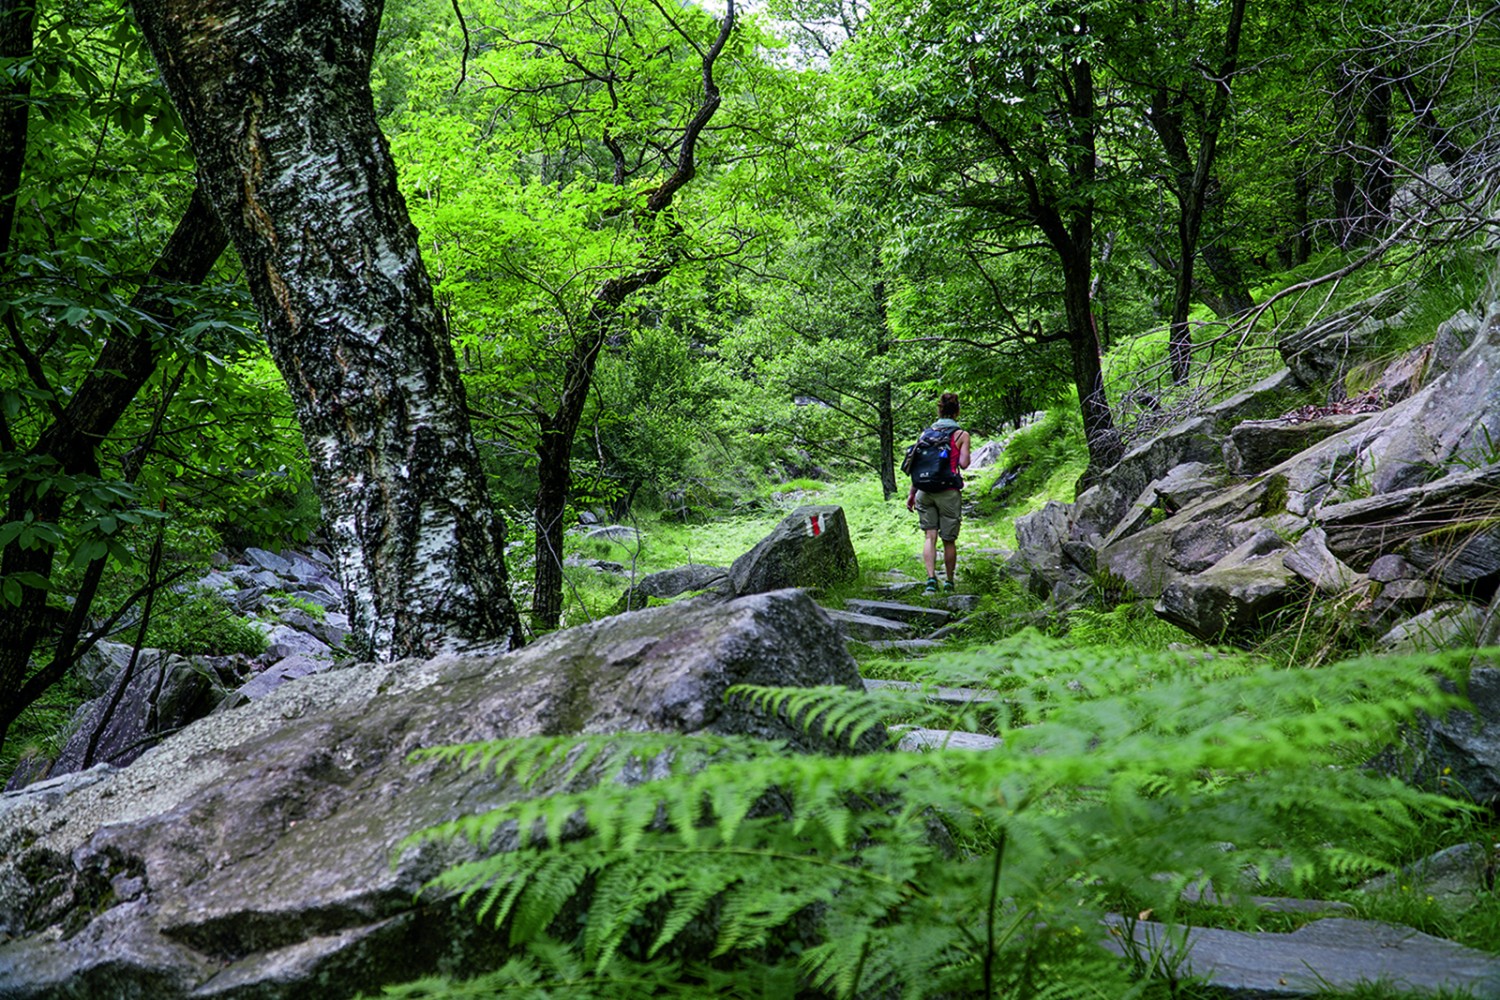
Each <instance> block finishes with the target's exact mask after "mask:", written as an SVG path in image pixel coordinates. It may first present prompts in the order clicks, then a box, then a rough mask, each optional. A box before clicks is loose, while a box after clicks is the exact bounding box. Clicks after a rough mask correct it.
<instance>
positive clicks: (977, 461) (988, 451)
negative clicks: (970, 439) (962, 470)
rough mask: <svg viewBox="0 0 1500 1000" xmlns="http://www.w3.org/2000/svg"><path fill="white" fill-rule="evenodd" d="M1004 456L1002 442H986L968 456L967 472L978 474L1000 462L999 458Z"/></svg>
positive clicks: (1003, 443) (1003, 444)
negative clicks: (981, 470)
mask: <svg viewBox="0 0 1500 1000" xmlns="http://www.w3.org/2000/svg"><path fill="white" fill-rule="evenodd" d="M1003 454H1005V442H1004V441H987V442H985V443H984V444H983V445H981V446H980V447H979V448H978V449H977V450H975V451H974V453H973V454H971V455H970V456H969V471H970V472H978V471H979V470H980V469H988V468H989V467H990V466H992V465H994V464H995V463H996V462H998V461H1000V456H1001V455H1003Z"/></svg>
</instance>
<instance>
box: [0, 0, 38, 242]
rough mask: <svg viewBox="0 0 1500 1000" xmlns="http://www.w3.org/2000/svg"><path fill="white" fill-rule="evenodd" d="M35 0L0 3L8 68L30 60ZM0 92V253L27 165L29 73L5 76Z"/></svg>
mask: <svg viewBox="0 0 1500 1000" xmlns="http://www.w3.org/2000/svg"><path fill="white" fill-rule="evenodd" d="M35 23H36V2H35V0H0V59H4V60H6V61H7V63H8V64H9V65H11V66H16V65H20V64H24V63H25V62H26V61H27V60H29V59H30V58H31V48H32V37H33V35H34V34H35V30H34V29H35ZM5 79H6V81H7V83H8V86H6V87H5V88H4V89H3V90H0V253H5V252H9V250H10V229H11V225H12V223H14V222H15V217H16V194H17V192H19V191H20V189H21V171H22V169H23V168H24V166H25V164H26V132H27V118H28V112H29V111H30V109H31V104H30V102H29V100H28V98H30V96H31V72H30V70H27V71H25V72H21V73H17V74H15V75H11V73H9V72H8V73H6V74H5Z"/></svg>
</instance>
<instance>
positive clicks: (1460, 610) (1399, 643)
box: [1375, 601, 1484, 653]
mask: <svg viewBox="0 0 1500 1000" xmlns="http://www.w3.org/2000/svg"><path fill="white" fill-rule="evenodd" d="M1483 619H1484V609H1483V608H1481V607H1479V606H1478V605H1477V604H1470V603H1468V602H1467V601H1443V602H1442V603H1440V604H1436V605H1433V606H1432V607H1430V608H1427V609H1425V610H1424V611H1422V612H1421V613H1420V614H1418V615H1415V616H1413V617H1411V618H1408V619H1406V620H1405V621H1403V622H1400V623H1399V624H1397V625H1396V626H1395V627H1394V628H1392V629H1391V630H1390V631H1389V632H1387V633H1386V634H1385V635H1383V636H1381V637H1380V639H1379V640H1378V641H1377V642H1376V643H1375V648H1376V649H1378V650H1380V651H1381V652H1384V653H1414V652H1438V651H1440V650H1444V649H1454V648H1456V647H1459V646H1472V645H1473V644H1474V639H1475V637H1476V636H1477V635H1478V634H1479V625H1480V622H1481V621H1482V620H1483Z"/></svg>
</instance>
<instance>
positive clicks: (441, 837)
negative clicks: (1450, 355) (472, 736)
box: [396, 634, 1454, 997]
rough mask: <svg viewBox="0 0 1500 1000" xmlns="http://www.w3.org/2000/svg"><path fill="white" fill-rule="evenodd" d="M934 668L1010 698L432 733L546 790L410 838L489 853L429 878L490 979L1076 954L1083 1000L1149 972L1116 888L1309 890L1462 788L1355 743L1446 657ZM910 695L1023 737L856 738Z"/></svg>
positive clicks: (970, 988)
mask: <svg viewBox="0 0 1500 1000" xmlns="http://www.w3.org/2000/svg"><path fill="white" fill-rule="evenodd" d="M924 664H925V669H926V673H927V677H926V679H927V680H929V681H930V682H931V683H934V684H939V683H940V684H945V685H961V686H969V687H988V688H990V689H992V690H996V691H998V692H1000V697H999V700H997V701H995V702H992V703H989V704H981V705H973V706H969V707H966V708H963V709H953V708H949V707H943V706H937V705H932V704H929V703H928V702H927V701H926V700H925V699H924V698H922V697H920V696H919V695H918V696H913V695H910V694H906V693H902V692H889V691H883V692H875V693H862V692H850V691H848V690H845V689H842V688H815V689H792V690H768V689H750V688H744V689H736V690H734V691H732V692H731V694H730V697H732V698H737V699H748V701H749V703H750V705H753V706H759V707H760V709H761V710H763V711H775V712H778V713H781V714H783V715H784V716H785V717H787V718H788V719H791V720H795V721H797V722H798V723H799V724H800V725H801V726H802V727H803V728H805V729H806V730H808V732H809V733H812V734H815V735H816V734H820V733H821V734H823V736H824V738H829V737H831V738H833V739H835V740H836V741H837V742H838V743H839V744H841V745H843V746H845V747H846V748H850V749H846V751H845V752H843V753H839V754H835V755H831V756H829V755H821V754H803V755H799V754H792V753H788V752H787V750H786V748H785V747H784V746H782V745H781V744H779V743H766V742H761V741H755V740H749V739H744V738H739V737H713V736H693V737H687V736H653V735H648V734H626V735H619V736H606V737H589V736H563V737H548V738H535V739H528V740H516V741H504V742H501V743H494V744H478V745H470V746H464V747H455V748H447V749H438V750H433V751H428V752H427V756H430V757H433V758H436V759H439V760H446V761H449V762H452V763H454V764H462V765H465V766H470V767H478V768H481V769H484V770H487V771H492V772H494V773H496V774H497V775H502V776H505V777H506V778H508V779H509V780H511V781H513V782H515V783H516V784H517V785H520V786H523V787H528V788H530V789H531V790H532V792H533V793H536V796H537V797H535V798H531V799H528V800H526V801H522V802H517V803H513V804H510V805H507V806H503V807H501V808H498V809H495V810H493V811H490V812H486V813H482V814H479V815H475V816H471V817H466V818H464V819H460V820H457V821H455V822H452V823H448V824H444V825H442V826H439V827H434V828H432V829H429V830H426V831H422V832H421V833H419V834H418V835H416V836H415V837H414V838H413V839H412V840H411V841H409V842H408V844H409V846H414V845H415V844H417V843H420V842H422V841H426V840H437V841H445V840H448V839H451V838H454V837H458V838H462V839H464V840H467V841H468V842H469V843H470V844H472V845H474V846H476V847H477V848H479V849H480V850H481V852H482V856H481V857H479V858H477V859H476V860H474V861H471V862H468V863H464V864H461V865H459V866H457V867H455V868H453V869H451V870H450V871H448V872H446V873H445V874H443V875H441V876H439V877H438V878H437V879H435V880H434V882H433V883H432V885H431V886H430V890H431V891H437V892H443V893H449V892H453V893H459V894H460V895H461V896H462V898H463V899H464V900H466V901H467V902H468V903H469V904H470V905H472V906H473V907H474V908H475V909H476V912H477V913H478V915H479V916H480V917H481V919H483V920H485V921H486V922H489V923H492V924H494V925H496V926H497V927H498V928H501V929H502V930H503V932H504V933H505V934H506V935H507V938H508V940H509V941H510V942H511V944H512V946H513V947H515V948H516V949H518V951H519V953H520V954H522V955H524V956H526V957H524V958H522V959H518V962H519V963H520V964H518V965H513V966H511V967H509V971H508V972H505V973H503V974H502V975H501V977H500V978H499V979H494V978H492V979H491V980H490V985H489V986H488V987H487V988H490V989H498V988H499V985H500V983H502V982H508V983H514V984H516V985H520V984H521V983H522V982H525V983H527V984H528V985H529V987H530V988H531V989H533V990H536V991H542V990H547V989H558V990H562V989H566V990H568V991H571V992H569V994H568V995H572V996H599V997H605V996H633V995H639V994H638V993H637V992H633V991H638V990H640V989H642V983H643V982H651V983H653V984H658V985H660V986H661V987H662V988H663V989H664V990H670V989H681V988H683V984H684V983H694V984H698V985H699V986H700V987H701V985H702V984H703V983H705V982H709V981H710V973H709V972H708V971H707V970H708V969H709V967H710V966H711V967H712V968H714V969H717V970H719V971H721V972H724V971H733V970H736V969H738V968H739V967H741V965H742V964H743V966H744V968H745V969H746V970H747V972H748V973H750V974H751V975H750V976H749V977H748V978H747V985H746V986H745V987H742V988H740V989H738V990H732V991H731V992H729V993H726V994H725V995H731V996H761V995H764V994H763V993H760V992H756V990H757V989H758V988H759V987H758V985H749V984H751V983H754V984H760V983H763V982H764V979H763V978H762V977H763V976H765V975H770V974H774V975H776V976H790V975H792V974H793V973H795V975H796V976H797V982H798V984H799V987H800V988H801V989H803V990H807V991H809V993H808V995H812V996H834V997H852V996H856V995H870V994H871V993H874V992H879V991H884V990H889V991H892V992H893V994H895V995H902V996H910V997H921V996H944V995H949V996H951V995H967V996H977V995H993V996H1014V997H1031V996H1038V995H1043V991H1044V990H1052V991H1055V992H1052V993H1047V994H1046V995H1059V996H1081V995H1085V994H1084V992H1083V990H1082V988H1080V987H1079V986H1078V985H1077V984H1078V983H1079V982H1081V980H1080V979H1079V978H1078V977H1079V974H1080V973H1086V974H1087V975H1088V976H1089V977H1091V978H1090V979H1089V980H1088V982H1090V983H1091V984H1092V986H1091V987H1090V988H1092V989H1094V990H1098V991H1103V992H1101V993H1098V994H1095V995H1106V994H1107V995H1112V996H1123V995H1127V993H1128V992H1129V991H1130V990H1131V989H1132V986H1131V979H1132V973H1131V972H1130V970H1129V968H1128V967H1125V966H1122V965H1121V964H1120V963H1118V962H1116V961H1114V960H1113V959H1111V958H1109V957H1108V956H1106V955H1105V954H1104V953H1102V952H1100V951H1099V950H1098V949H1097V946H1096V943H1095V942H1096V939H1097V934H1098V931H1097V926H1098V925H1097V924H1096V923H1095V921H1096V920H1097V918H1098V915H1099V911H1100V908H1101V906H1103V905H1104V903H1105V900H1107V899H1111V898H1119V895H1120V894H1122V893H1123V894H1126V895H1128V896H1129V898H1131V899H1135V900H1138V901H1140V902H1142V903H1143V904H1146V905H1150V906H1152V907H1153V908H1154V909H1155V910H1156V911H1157V913H1158V914H1160V915H1163V916H1165V917H1168V918H1170V916H1171V914H1173V913H1175V912H1177V910H1178V907H1179V905H1180V904H1179V901H1178V893H1179V892H1180V890H1181V889H1182V887H1183V885H1184V884H1185V883H1186V882H1187V881H1188V880H1197V879H1199V878H1203V877H1205V876H1206V877H1208V878H1210V879H1211V880H1212V881H1213V882H1214V884H1215V885H1216V886H1217V887H1219V888H1220V890H1221V891H1222V892H1225V893H1228V894H1231V895H1232V894H1233V893H1234V892H1236V891H1238V890H1239V887H1240V885H1241V884H1242V883H1241V880H1242V879H1243V878H1244V876H1245V874H1246V873H1247V872H1259V873H1265V872H1267V871H1270V870H1272V868H1273V867H1276V868H1278V869H1284V870H1286V871H1287V872H1288V875H1287V876H1286V878H1287V880H1288V882H1289V883H1290V884H1292V885H1301V884H1308V883H1310V882H1312V881H1314V880H1317V879H1321V878H1327V877H1333V878H1337V879H1348V878H1354V877H1357V876H1359V875H1360V874H1362V873H1365V872H1369V871H1373V870H1378V869H1383V868H1385V867H1387V862H1386V860H1385V857H1386V855H1387V853H1388V852H1390V851H1392V850H1394V849H1395V847H1396V845H1399V844H1400V843H1402V842H1403V838H1408V837H1410V836H1411V834H1412V830H1413V828H1414V823H1415V822H1416V821H1417V819H1418V818H1419V817H1423V816H1438V815H1442V814H1445V813H1447V812H1448V811H1449V810H1451V809H1452V808H1453V807H1454V805H1453V803H1452V802H1451V801H1449V800H1447V799H1443V798H1441V797H1438V796H1432V795H1426V794H1423V793H1419V792H1416V791H1413V790H1411V789H1409V788H1406V787H1403V786H1402V785H1400V784H1399V783H1397V782H1395V781H1393V780H1390V779H1386V778H1382V777H1379V776H1377V775H1374V774H1372V773H1371V772H1369V771H1367V770H1365V769H1363V768H1361V767H1359V766H1357V764H1358V762H1359V761H1360V760H1361V759H1363V756H1365V755H1367V754H1368V753H1369V752H1370V751H1371V750H1372V749H1373V748H1376V747H1378V746H1379V745H1381V743H1382V742H1383V741H1385V740H1387V739H1389V738H1390V737H1391V736H1392V734H1393V733H1394V732H1395V729H1396V727H1397V726H1398V725H1400V724H1401V723H1402V722H1403V721H1406V720H1409V719H1410V718H1411V717H1412V715H1413V713H1415V712H1417V711H1431V712H1441V711H1443V710H1445V709H1446V708H1447V707H1449V706H1451V705H1452V704H1453V703H1454V698H1453V696H1450V695H1447V694H1445V693H1443V691H1442V690H1441V689H1440V688H1439V686H1438V685H1437V683H1436V680H1435V678H1434V675H1433V674H1432V672H1431V671H1432V669H1433V668H1435V667H1442V666H1444V662H1443V661H1439V660H1434V659H1430V658H1429V659H1424V660H1406V661H1393V660H1370V661H1357V662H1349V663H1343V664H1339V665H1335V666H1331V667H1328V668H1325V669H1322V670H1316V671H1308V670H1279V669H1272V668H1267V667H1264V666H1261V665H1258V664H1257V663H1256V662H1255V661H1251V660H1246V659H1242V658H1237V657H1232V656H1218V657H1201V656H1184V655H1163V654H1160V653H1156V654H1145V653H1139V652H1131V651H1103V650H1090V651H1073V650H1068V649H1066V648H1064V647H1063V646H1061V645H1060V644H1059V643H1057V642H1055V641H1049V640H1045V639H1042V638H1041V637H1039V636H1036V635H1035V634H1032V635H1030V636H1026V637H1020V638H1018V639H1016V640H1013V641H1011V642H1007V643H1003V644H1000V645H997V646H993V647H990V648H986V649H982V650H970V651H967V652H964V653H952V654H948V655H946V656H944V657H941V658H932V659H930V660H928V661H924ZM893 715H899V716H900V717H902V718H904V719H911V720H913V721H917V722H918V723H919V724H923V725H929V726H934V727H944V728H947V727H952V726H959V727H963V728H971V729H972V728H974V726H975V725H976V724H977V723H978V722H979V721H980V720H981V718H998V719H999V720H1001V721H1000V723H999V725H1000V730H1001V732H1002V734H1003V736H1004V738H1005V740H1006V751H1005V752H1004V753H974V752H942V751H938V752H927V753H899V752H892V751H887V750H867V749H865V748H866V747H867V746H868V744H865V743H861V742H860V740H861V738H862V737H863V738H866V739H868V738H873V737H874V736H875V735H876V734H878V733H880V732H882V731H883V728H882V727H883V724H884V722H885V720H887V719H889V718H891V717H892V716H893ZM854 748H858V749H854ZM580 782H583V783H585V784H587V785H589V786H590V787H586V788H582V789H580V787H579V783H580ZM497 838H498V839H497ZM1226 843H1228V844H1233V845H1234V849H1233V850H1228V851H1226V850H1225V849H1224V845H1225V844H1226ZM493 845H499V846H500V850H499V851H498V853H495V852H493V850H491V851H486V850H485V849H486V848H487V847H489V848H493ZM1287 859H1290V867H1286V866H1287V864H1288V861H1287ZM585 887H587V891H586V892H584V891H583V890H584V889H585ZM768 968H769V969H771V970H772V972H769V973H768V972H767V971H766V970H767V969H768ZM518 977H522V978H518ZM553 977H556V978H555V979H554V978H553ZM729 981H731V982H732V977H731V979H730V980H729ZM1070 983H1071V984H1072V985H1071V986H1069V985H1068V984H1070ZM668 984H675V985H668ZM1105 984H1109V985H1107V986H1106V985H1105ZM465 988H467V987H464V986H461V985H455V986H453V987H451V990H452V991H451V992H445V991H447V990H449V989H450V987H448V986H446V985H439V984H436V983H429V984H428V985H426V986H424V987H422V989H424V990H432V991H434V992H430V993H423V992H405V993H402V992H400V991H397V993H396V995H404V996H421V995H431V996H457V995H464V994H463V990H464V989H465ZM1112 991H1113V992H1112ZM481 995H483V994H481ZM534 995H539V996H540V995H545V994H544V993H542V992H536V993H535V994H534ZM664 995H674V994H671V993H667V994H664Z"/></svg>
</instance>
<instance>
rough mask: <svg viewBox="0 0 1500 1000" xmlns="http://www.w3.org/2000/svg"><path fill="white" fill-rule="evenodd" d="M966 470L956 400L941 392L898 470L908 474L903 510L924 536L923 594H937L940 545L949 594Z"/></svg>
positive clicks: (966, 438)
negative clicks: (934, 414)
mask: <svg viewBox="0 0 1500 1000" xmlns="http://www.w3.org/2000/svg"><path fill="white" fill-rule="evenodd" d="M968 467H969V432H968V431H966V430H964V429H963V428H962V427H960V426H959V424H958V396H957V395H956V394H954V393H951V392H945V393H943V397H942V399H940V400H938V419H937V422H936V423H934V424H933V425H932V426H931V427H929V428H927V429H926V430H924V431H923V432H922V436H921V437H919V438H917V443H916V444H914V445H912V446H911V447H910V448H908V449H907V450H906V460H905V461H904V462H902V463H901V470H902V471H903V472H907V473H910V475H911V491H910V492H909V493H907V494H906V509H907V510H915V511H916V512H917V524H918V526H919V527H920V528H921V529H922V531H924V532H926V534H927V538H926V541H925V542H924V543H923V544H922V563H923V565H925V566H926V567H927V586H926V587H925V588H924V590H923V593H927V594H935V593H937V589H938V578H937V542H938V539H939V538H941V539H942V540H943V569H944V570H946V571H947V574H948V579H947V580H945V581H944V582H943V590H945V591H950V590H952V589H953V570H954V567H955V566H957V565H958V528H959V524H960V523H961V522H962V520H963V493H962V490H963V488H964V477H963V475H962V474H961V473H960V472H959V470H960V469H967V468H968Z"/></svg>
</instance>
